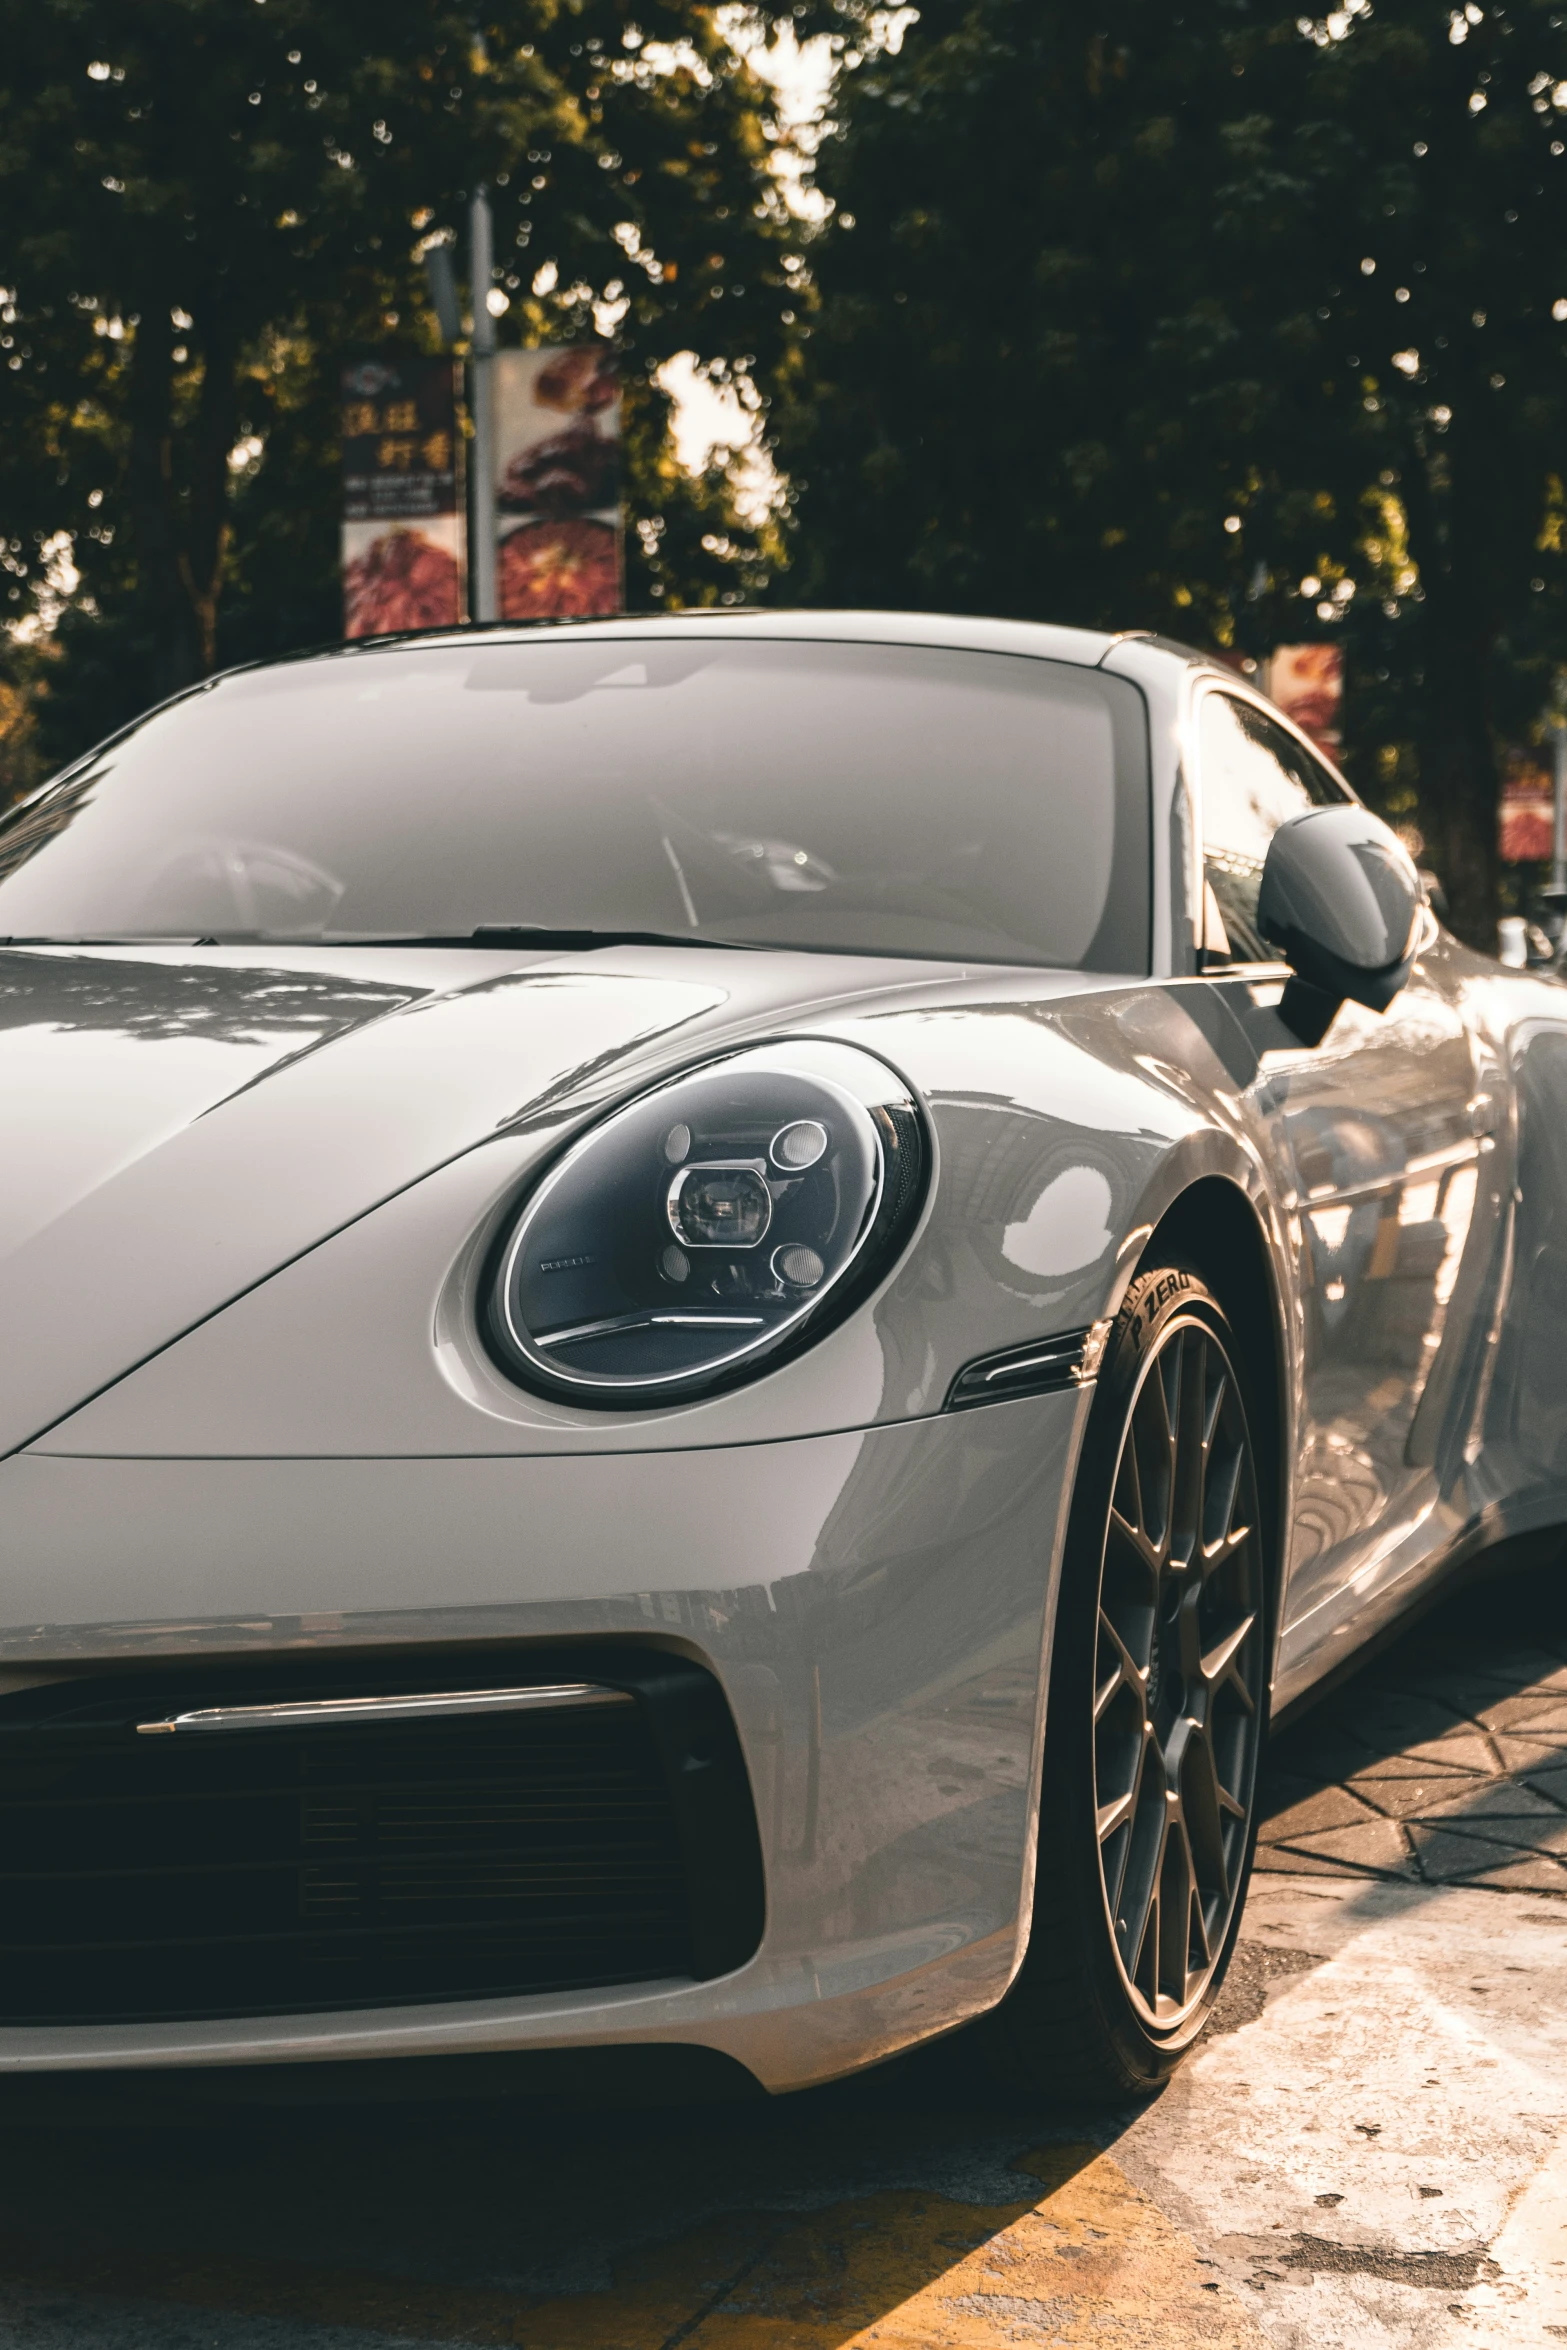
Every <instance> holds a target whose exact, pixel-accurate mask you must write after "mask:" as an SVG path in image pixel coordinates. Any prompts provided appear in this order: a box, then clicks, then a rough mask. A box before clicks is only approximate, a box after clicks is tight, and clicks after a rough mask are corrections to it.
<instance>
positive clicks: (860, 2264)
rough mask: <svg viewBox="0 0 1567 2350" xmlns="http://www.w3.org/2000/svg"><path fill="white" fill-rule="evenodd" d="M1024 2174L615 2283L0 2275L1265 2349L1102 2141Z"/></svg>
mask: <svg viewBox="0 0 1567 2350" xmlns="http://www.w3.org/2000/svg"><path fill="white" fill-rule="evenodd" d="M1018 2168H1019V2171H1020V2172H1021V2173H1024V2174H1028V2173H1032V2174H1033V2177H1034V2178H1035V2179H1036V2180H1038V2181H1039V2182H1041V2183H1042V2185H1043V2187H1044V2190H1045V2192H1044V2194H1043V2195H1042V2196H1038V2195H1037V2194H1036V2195H1030V2196H1025V2197H1023V2198H1020V2199H1019V2201H1017V2202H1016V2203H1007V2204H999V2205H988V2206H987V2205H975V2204H971V2203H960V2202H957V2201H955V2200H953V2199H952V2198H951V2197H948V2196H944V2195H936V2194H924V2193H919V2192H914V2191H908V2190H900V2191H897V2192H888V2193H880V2194H870V2195H865V2196H860V2197H856V2198H855V2199H853V2200H852V2201H848V2202H844V2203H838V2204H834V2205H832V2206H830V2207H829V2208H827V2209H826V2210H823V2211H818V2212H811V2213H807V2214H803V2215H802V2214H796V2213H779V2212H776V2211H772V2212H769V2211H745V2212H735V2213H730V2214H727V2215H726V2216H724V2217H723V2218H720V2219H716V2220H713V2221H710V2222H707V2223H705V2224H703V2225H702V2226H700V2227H698V2228H696V2229H693V2230H692V2231H691V2232H690V2233H689V2234H687V2235H685V2236H683V2237H679V2238H677V2239H675V2240H674V2241H672V2242H669V2243H665V2244H661V2245H658V2246H655V2247H652V2248H650V2249H648V2250H645V2251H638V2252H636V2253H633V2254H631V2255H629V2256H628V2257H627V2258H626V2259H625V2260H624V2261H622V2262H620V2263H619V2264H617V2276H616V2282H615V2284H614V2286H613V2287H612V2288H611V2289H610V2290H609V2291H608V2292H603V2293H580V2294H562V2295H559V2296H556V2297H552V2298H550V2299H548V2300H532V2301H529V2300H526V2299H521V2298H519V2297H518V2296H517V2295H515V2294H509V2293H507V2292H505V2291H503V2290H496V2289H494V2288H478V2289H474V2288H468V2287H464V2286H460V2285H459V2286H447V2285H443V2284H438V2283H435V2282H432V2281H428V2280H424V2281H410V2280H403V2279H398V2278H392V2277H387V2276H373V2275H357V2276H348V2275H344V2274H342V2273H326V2272H321V2271H315V2270H306V2269H300V2268H297V2267H295V2268H290V2267H289V2265H288V2264H287V2263H286V2262H279V2263H278V2264H276V2265H273V2264H272V2263H270V2262H267V2263H263V2262H259V2261H251V2260H239V2261H235V2260H232V2259H226V2258H224V2257H223V2256H222V2255H221V2254H220V2255H218V2256H216V2257H210V2256H209V2257H208V2258H207V2259H205V2260H195V2261H180V2260H176V2259H174V2258H171V2257H162V2258H160V2256H159V2254H158V2253H157V2252H156V2251H155V2250H153V2249H152V2248H150V2247H147V2246H145V2245H143V2246H141V2247H137V2248H130V2247H127V2249H126V2253H125V2255H124V2257H123V2258H121V2257H117V2256H116V2254H115V2252H113V2251H111V2250H108V2249H107V2248H100V2250H99V2253H98V2257H97V2258H96V2259H92V2258H89V2259H86V2260H84V2259H83V2258H82V2257H81V2248H80V2247H78V2248H77V2251H76V2256H75V2258H74V2259H73V2260H72V2261H71V2262H70V2268H69V2273H68V2276H62V2275H61V2274H60V2271H59V2267H58V2266H57V2264H56V2262H55V2261H53V2260H51V2259H50V2258H49V2256H48V2254H47V2253H46V2252H45V2251H44V2248H43V2247H42V2246H41V2245H39V2244H38V2243H37V2242H36V2240H35V2241H34V2242H33V2244H32V2245H31V2246H30V2247H29V2246H24V2245H22V2244H7V2245H5V2246H4V2247H3V2248H0V2277H4V2278H5V2279H6V2280H7V2281H10V2282H13V2283H22V2282H27V2281H34V2282H37V2281H42V2273H44V2272H47V2273H48V2274H49V2279H50V2281H51V2282H53V2283H56V2284H64V2285H66V2286H67V2289H70V2290H74V2291H75V2292H77V2293H80V2294H83V2295H90V2296H92V2297H93V2298H98V2297H99V2296H104V2295H107V2296H109V2297H129V2298H134V2299H143V2300H145V2299H150V2300H154V2301H163V2302H166V2303H167V2302H175V2303H182V2304H185V2305H186V2306H190V2305H192V2304H194V2305H196V2306H199V2307H202V2308H204V2309H207V2310H230V2311H234V2312H236V2313H237V2312H241V2311H243V2312H246V2313H249V2314H263V2313H264V2314H267V2315H270V2316H272V2317H273V2318H281V2319H284V2320H285V2321H287V2320H292V2321H293V2322H294V2323H297V2324H305V2325H323V2324H333V2325H338V2326H360V2327H364V2328H367V2329H369V2330H372V2331H376V2332H379V2333H381V2334H383V2335H388V2334H389V2335H392V2336H401V2337H403V2338H417V2339H420V2340H423V2341H426V2342H430V2341H434V2342H441V2341H452V2342H459V2341H460V2342H464V2343H509V2344H513V2345H515V2346H516V2350H872V2345H874V2346H875V2350H997V2346H999V2345H1002V2344H1005V2345H1008V2350H1015V2346H1016V2345H1018V2344H1029V2343H1035V2344H1050V2345H1052V2346H1053V2350H1192V2346H1194V2345H1199V2344H1200V2345H1202V2350H1266V2338H1265V2337H1264V2335H1263V2334H1262V2333H1261V2332H1260V2331H1259V2329H1258V2327H1257V2326H1256V2324H1255V2323H1254V2321H1253V2320H1252V2318H1251V2317H1250V2315H1249V2313H1248V2312H1247V2311H1246V2310H1245V2309H1244V2308H1243V2307H1242V2306H1241V2304H1240V2303H1239V2302H1238V2301H1237V2300H1236V2299H1235V2298H1234V2296H1233V2295H1232V2294H1230V2293H1229V2292H1228V2291H1227V2290H1226V2289H1225V2288H1224V2287H1223V2286H1221V2285H1219V2284H1218V2283H1217V2281H1216V2280H1215V2279H1214V2278H1213V2275H1212V2272H1211V2271H1210V2270H1208V2269H1206V2268H1205V2267H1204V2266H1203V2264H1202V2263H1201V2262H1200V2261H1199V2259H1198V2256H1197V2254H1196V2252H1195V2250H1194V2248H1193V2246H1192V2245H1191V2243H1190V2242H1189V2241H1188V2239H1187V2238H1186V2237H1185V2236H1184V2235H1182V2234H1181V2232H1180V2230H1179V2229H1177V2228H1175V2227H1174V2226H1172V2225H1171V2223H1170V2221H1169V2220H1167V2219H1166V2218H1165V2217H1164V2215H1163V2213H1162V2212H1161V2211H1160V2210H1159V2209H1158V2208H1157V2206H1156V2205H1155V2204H1153V2203H1151V2202H1150V2201H1149V2200H1148V2198H1147V2197H1146V2196H1145V2195H1143V2194H1141V2193H1139V2191H1138V2190H1137V2189H1136V2188H1135V2187H1134V2186H1133V2185H1132V2184H1131V2181H1130V2180H1129V2179H1128V2178H1127V2177H1126V2175H1125V2173H1124V2172H1123V2171H1122V2170H1121V2169H1120V2168H1119V2167H1118V2166H1117V2164H1116V2163H1115V2162H1113V2161H1112V2160H1111V2158H1110V2157H1109V2156H1108V2155H1104V2154H1097V2153H1095V2151H1094V2150H1093V2149H1092V2148H1091V2147H1086V2146H1085V2147H1064V2148H1055V2149H1052V2150H1050V2151H1048V2152H1046V2153H1041V2154H1034V2155H1029V2156H1027V2157H1025V2158H1024V2160H1023V2161H1022V2162H1020V2164H1019V2165H1018ZM613 2224H614V2221H613V2214H606V2220H605V2225H606V2230H607V2231H608V2230H609V2229H612V2227H613ZM29 2251H31V2253H32V2257H31V2258H29V2256H28V2255H29ZM40 2255H42V2258H40Z"/></svg>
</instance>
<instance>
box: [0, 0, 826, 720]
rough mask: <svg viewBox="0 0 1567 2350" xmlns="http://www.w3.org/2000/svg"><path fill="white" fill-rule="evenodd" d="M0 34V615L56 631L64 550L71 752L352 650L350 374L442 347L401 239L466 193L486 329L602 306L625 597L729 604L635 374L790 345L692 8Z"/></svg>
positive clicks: (578, 5)
mask: <svg viewBox="0 0 1567 2350" xmlns="http://www.w3.org/2000/svg"><path fill="white" fill-rule="evenodd" d="M0 44H3V47H4V51H5V55H6V60H7V70H6V76H5V80H4V85H3V88H0V219H3V221H4V223H5V226H4V230H3V240H0V281H3V286H4V291H5V300H4V303H3V308H0V558H3V560H4V563H5V567H6V571H7V572H8V574H9V578H8V579H7V581H6V583H5V599H6V600H5V602H4V603H3V604H0V614H3V613H8V614H9V616H10V618H11V619H12V621H13V622H15V621H16V620H18V619H26V618H29V617H30V616H31V617H32V618H33V619H34V620H35V621H36V619H37V617H38V616H39V615H40V614H44V615H47V616H48V617H50V618H51V619H52V618H54V617H55V616H56V614H57V611H58V607H59V604H60V598H61V588H60V582H61V576H62V573H61V561H62V558H63V557H66V556H68V557H69V558H70V560H71V561H73V562H74V565H75V569H76V572H77V574H78V581H77V584H76V586H75V587H74V589H72V590H71V591H70V593H69V594H68V596H67V597H66V606H65V610H64V612H63V614H60V615H59V625H58V628H57V629H56V632H55V635H56V648H57V651H58V654H59V658H58V660H57V661H56V663H55V664H54V668H53V671H52V676H51V682H52V687H53V690H52V692H51V695H50V697H49V699H48V703H47V708H46V711H45V713H44V717H45V732H46V733H47V734H48V735H49V737H50V740H51V743H52V747H54V748H55V749H56V750H59V751H63V750H64V749H66V748H68V747H73V746H74V744H75V743H76V742H78V741H80V740H82V739H86V738H90V736H91V735H92V734H93V733H95V732H98V731H102V729H103V728H104V727H106V726H108V725H110V724H112V723H114V722H116V721H117V720H118V719H119V718H120V717H122V716H123V715H125V714H126V713H127V712H128V711H129V710H131V709H134V708H136V707H138V706H139V705H140V704H142V703H144V702H145V701H146V700H148V699H149V698H151V697H152V696H153V695H154V694H156V693H158V692H164V691H168V690H171V689H172V688H174V687H177V686H178V685H180V684H182V683H184V682H186V681H187V680H188V679H190V678H192V677H195V676H199V675H200V674H202V673H203V671H205V670H206V669H208V668H210V667H211V666H212V665H213V664H214V663H215V662H219V661H225V660H232V659H236V658H248V657H251V656H254V655H258V654H264V653H268V652H273V651H277V650H280V649H283V648H285V647H287V646H289V645H295V644H299V643H301V642H309V641H314V640H319V639H321V638H323V637H330V636H332V635H335V634H336V633H337V630H338V627H339V625H340V621H339V604H338V593H337V584H336V564H337V535H336V525H337V506H338V488H337V477H336V467H337V450H336V429H337V399H336V375H337V365H338V359H339V355H340V353H341V352H342V351H343V350H344V349H345V348H347V347H349V346H352V345H354V344H356V343H363V342H365V341H373V340H377V339H381V338H384V337H387V336H390V335H394V334H395V335H397V336H399V337H402V338H404V339H408V338H411V339H413V340H415V341H419V342H423V343H424V344H425V345H426V347H431V348H433V347H434V343H435V333H436V330H435V326H434V322H433V320H432V319H431V318H430V317H429V316H428V315H427V312H426V307H425V305H426V299H427V297H426V292H425V286H424V279H423V271H422V265H421V262H420V258H419V254H420V247H421V244H422V240H423V238H424V237H426V236H429V235H433V234H435V233H437V232H438V231H440V230H442V229H457V228H459V227H460V226H461V224H462V220H463V214H464V209H465V204H466V198H467V194H468V191H469V190H470V188H471V187H472V186H473V184H474V183H475V182H477V181H480V180H484V181H486V182H487V183H488V184H489V185H490V187H491V190H492V201H493V203H494V207H495V214H496V255H497V268H496V275H497V278H498V279H499V281H500V282H501V284H502V285H503V287H504V288H505V290H506V291H507V293H508V294H509V296H510V297H511V304H512V306H511V309H510V311H509V313H508V314H507V317H506V319H505V320H504V321H503V324H502V330H501V331H502V338H503V339H505V338H506V337H507V336H508V335H515V336H520V337H522V338H523V339H526V340H528V341H532V342H538V341H552V340H565V339H570V338H574V337H579V336H581V335H583V334H584V333H592V332H593V331H594V319H595V305H603V304H606V303H607V304H609V305H610V306H611V312H612V313H613V314H614V315H616V316H617V318H618V324H617V325H616V328H615V333H616V339H617V342H618V343H619V345H620V347H621V349H622V351H623V354H624V362H625V367H626V371H627V377H628V382H629V387H630V389H629V400H628V406H629V411H630V418H631V431H630V435H629V445H630V452H631V460H632V475H631V485H630V487H631V499H632V505H633V511H634V513H636V514H637V515H638V517H639V518H640V519H641V520H642V521H643V522H644V523H650V524H653V525H658V526H661V527H659V528H656V529H655V530H654V531H653V534H652V536H653V539H654V540H655V541H656V542H657V543H658V545H659V546H660V548H661V549H662V552H660V553H659V554H658V556H657V559H656V561H655V562H654V564H653V566H652V571H653V573H655V574H657V575H658V576H656V577H653V576H651V575H650V574H649V571H648V567H647V565H646V564H642V566H641V571H640V574H639V576H640V577H641V578H642V579H643V582H644V584H646V585H647V586H648V587H649V588H650V589H651V588H652V587H653V586H655V585H656V586H657V587H659V588H660V589H661V590H662V594H663V598H664V600H665V601H669V602H673V601H678V600H680V598H682V597H683V596H688V595H689V596H693V597H695V598H698V599H700V598H702V597H705V596H707V595H709V594H715V595H716V594H720V593H724V592H732V590H731V589H730V588H729V572H728V571H727V570H726V569H725V566H724V564H723V562H722V561H721V560H720V559H718V558H716V557H715V556H714V555H713V554H712V552H711V551H710V550H707V549H704V547H703V546H702V543H701V542H702V537H703V530H701V529H695V528H694V527H693V517H695V518H696V519H701V516H700V513H699V511H698V510H699V509H700V508H701V507H702V504H703V501H704V500H705V501H706V505H707V506H708V507H711V508H714V509H715V510H718V511H719V512H720V513H721V514H727V513H728V505H727V500H726V496H725V490H724V484H723V482H722V480H718V481H715V482H714V483H712V484H709V485H707V486H706V488H705V489H702V490H700V491H696V492H692V491H688V490H687V488H686V486H685V484H684V482H683V479H682V477H680V476H679V474H678V469H676V468H673V467H672V466H671V465H670V464H669V462H668V447H667V441H668V435H667V429H666V427H667V404H666V403H664V402H663V400H662V398H661V396H660V395H659V394H658V393H657V391H656V387H655V386H654V385H653V382H652V377H653V374H654V371H655V370H656V369H657V368H658V366H659V365H661V364H662V362H663V361H664V360H665V359H667V358H669V357H671V356H672V355H673V354H674V353H676V352H678V351H681V350H685V349H693V350H695V351H696V352H697V354H698V357H699V359H700V360H701V361H702V362H703V364H704V365H705V366H707V367H708V368H709V369H710V370H711V371H712V372H713V374H714V375H715V376H716V377H717V378H718V379H720V380H723V379H725V378H726V377H728V376H732V375H740V376H743V375H744V374H745V373H746V372H747V371H748V370H750V369H751V368H753V367H771V366H773V365H776V364H777V362H778V359H779V357H780V354H781V351H782V338H783V334H784V331H785V330H784V329H783V327H782V325H781V322H780V315H779V314H780V309H781V307H782V306H785V305H786V304H787V302H788V299H789V297H788V292H787V281H786V278H785V275H784V272H783V271H782V268H781V266H780V262H779V254H780V250H781V246H782V244H784V243H786V242H788V241H789V240H788V238H787V236H786V235H785V233H784V216H783V212H782V207H781V204H780V201H779V198H778V194H777V189H776V183H775V180H774V178H773V175H772V171H771V164H770V156H771V150H772V145H773V141H772V139H771V137H770V133H769V129H768V125H767V112H766V108H767V93H766V91H765V89H764V86H763V85H762V84H761V83H759V82H758V81H757V79H756V77H755V76H754V75H753V74H752V73H751V72H750V71H749V69H748V68H747V67H746V66H745V65H744V64H743V63H742V62H741V60H740V59H739V58H738V56H737V55H736V53H735V51H734V50H733V48H732V47H731V45H730V44H729V43H728V42H727V41H726V40H725V39H724V38H723V37H722V34H721V32H720V29H719V27H718V26H717V24H716V23H715V21H714V12H713V10H712V9H711V8H710V7H706V6H701V5H698V6H690V5H685V4H683V0H647V4H646V5H638V6H637V8H636V9H635V11H634V12H633V10H632V9H631V8H630V7H629V6H628V5H627V4H626V0H488V4H487V5H484V6H481V7H480V8H479V9H478V10H477V11H473V10H470V9H468V8H461V9H459V8H455V7H451V6H446V5H442V4H441V0H417V5H415V4H412V0H375V4H374V5H371V4H370V0H333V4H332V5H331V6H330V7H328V6H325V5H323V4H322V0H137V5H136V6H135V7H134V8H126V7H124V6H121V5H115V4H112V0H0ZM546 265H549V266H546ZM535 284H537V285H539V286H540V287H541V288H546V287H547V288H548V290H547V291H546V290H541V291H540V292H538V293H534V292H533V291H532V288H533V286H534V285H535ZM693 501H694V503H693ZM711 519H712V517H711V516H708V517H707V521H708V522H710V521H711ZM704 527H706V526H705V524H704ZM707 535H708V536H712V535H714V534H713V533H712V531H711V529H707ZM638 543H639V545H640V544H641V541H640V539H639V542H638ZM51 556H52V561H53V577H52V579H51V576H50V563H51ZM688 558H689V560H688ZM732 569H733V565H730V566H729V570H732Z"/></svg>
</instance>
